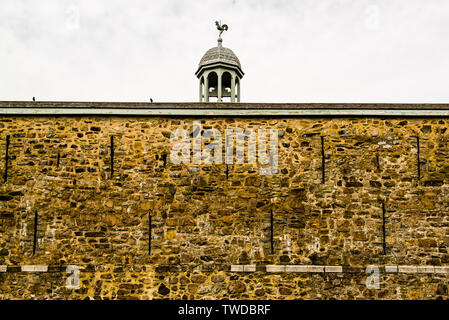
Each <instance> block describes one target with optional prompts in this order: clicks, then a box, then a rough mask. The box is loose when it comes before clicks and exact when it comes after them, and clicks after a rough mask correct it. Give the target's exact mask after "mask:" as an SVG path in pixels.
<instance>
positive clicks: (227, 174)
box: [225, 165, 229, 180]
mask: <svg viewBox="0 0 449 320" xmlns="http://www.w3.org/2000/svg"><path fill="white" fill-rule="evenodd" d="M225 172H226V180H228V179H229V165H226V171H225Z"/></svg>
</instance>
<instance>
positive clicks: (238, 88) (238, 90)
mask: <svg viewBox="0 0 449 320" xmlns="http://www.w3.org/2000/svg"><path fill="white" fill-rule="evenodd" d="M237 102H240V81H239V84H238V86H237Z"/></svg>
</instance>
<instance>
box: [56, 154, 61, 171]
mask: <svg viewBox="0 0 449 320" xmlns="http://www.w3.org/2000/svg"><path fill="white" fill-rule="evenodd" d="M60 161H61V152H60V151H58V157H57V158H56V168H59V163H60Z"/></svg>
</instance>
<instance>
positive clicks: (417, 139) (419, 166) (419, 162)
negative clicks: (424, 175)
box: [416, 137, 421, 180]
mask: <svg viewBox="0 0 449 320" xmlns="http://www.w3.org/2000/svg"><path fill="white" fill-rule="evenodd" d="M416 146H417V149H418V150H417V152H416V153H417V155H416V162H417V165H418V180H420V179H421V161H420V145H419V137H416Z"/></svg>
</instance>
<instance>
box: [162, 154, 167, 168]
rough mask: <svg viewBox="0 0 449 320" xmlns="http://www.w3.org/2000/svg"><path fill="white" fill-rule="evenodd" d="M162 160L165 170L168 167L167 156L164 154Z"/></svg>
mask: <svg viewBox="0 0 449 320" xmlns="http://www.w3.org/2000/svg"><path fill="white" fill-rule="evenodd" d="M161 158H162V162H163V166H164V168H165V167H166V166H167V154H166V153H163V154H162V157H161Z"/></svg>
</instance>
